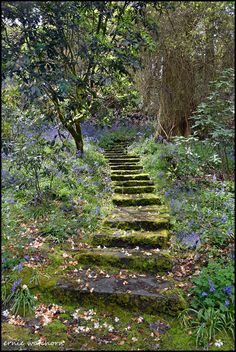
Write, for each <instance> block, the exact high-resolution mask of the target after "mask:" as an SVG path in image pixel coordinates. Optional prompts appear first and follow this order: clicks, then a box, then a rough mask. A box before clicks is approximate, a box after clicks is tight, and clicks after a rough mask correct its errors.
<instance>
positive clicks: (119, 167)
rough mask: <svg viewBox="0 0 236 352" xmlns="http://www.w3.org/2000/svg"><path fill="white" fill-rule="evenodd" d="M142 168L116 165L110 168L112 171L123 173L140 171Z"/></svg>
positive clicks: (139, 166)
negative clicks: (124, 171)
mask: <svg viewBox="0 0 236 352" xmlns="http://www.w3.org/2000/svg"><path fill="white" fill-rule="evenodd" d="M142 169H143V167H142V166H141V165H130V164H128V165H118V166H111V170H112V171H123V170H142Z"/></svg>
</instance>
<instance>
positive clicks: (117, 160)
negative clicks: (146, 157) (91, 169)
mask: <svg viewBox="0 0 236 352" xmlns="http://www.w3.org/2000/svg"><path fill="white" fill-rule="evenodd" d="M139 161H140V158H138V157H133V158H131V157H129V156H126V157H123V158H118V157H117V158H110V159H109V163H116V164H120V163H129V162H139Z"/></svg>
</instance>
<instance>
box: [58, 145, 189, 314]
mask: <svg viewBox="0 0 236 352" xmlns="http://www.w3.org/2000/svg"><path fill="white" fill-rule="evenodd" d="M128 144H129V142H128V141H122V140H119V141H116V143H114V144H113V145H112V146H111V147H110V148H109V149H105V151H104V155H105V157H106V158H107V159H108V162H109V165H110V169H111V179H112V183H113V189H114V194H113V199H112V200H113V203H114V205H115V208H114V209H113V211H112V212H111V214H110V215H109V216H108V217H107V218H106V219H105V220H104V224H103V229H102V230H101V231H100V232H99V233H97V234H95V235H94V237H93V246H94V247H92V248H91V247H90V248H88V249H84V250H83V251H80V252H79V253H80V254H79V256H78V257H77V259H78V262H79V263H81V264H88V265H90V266H91V265H95V266H96V269H95V270H91V271H89V273H88V270H83V269H80V270H79V271H77V272H76V273H74V275H73V276H72V277H70V280H68V281H66V282H61V283H59V284H58V285H57V288H56V290H57V293H58V295H59V294H60V293H61V292H64V293H63V294H65V292H66V294H67V295H68V297H69V299H73V300H76V301H78V300H79V301H80V302H81V301H84V300H85V301H87V302H88V301H91V302H93V303H94V302H98V301H102V302H103V303H105V304H112V303H117V304H119V305H121V306H123V307H127V308H129V309H133V310H136V311H143V312H147V313H158V312H159V313H166V314H170V315H175V314H176V313H177V312H178V311H179V310H181V309H183V308H185V306H186V302H185V300H184V299H183V297H182V294H181V291H179V290H178V289H176V288H175V284H176V283H175V281H174V280H173V279H171V276H170V279H168V280H166V278H165V277H166V274H168V272H171V270H172V266H173V259H172V258H171V256H170V254H169V251H168V240H169V214H168V208H167V207H166V206H165V205H164V204H162V201H161V198H160V197H159V196H158V195H156V193H155V186H154V184H153V182H152V181H151V180H150V177H149V175H148V174H147V173H145V172H144V170H143V167H142V165H141V164H140V158H139V156H138V155H129V153H127V146H128ZM107 269H109V270H107ZM163 277H164V279H163ZM178 284H179V282H178Z"/></svg>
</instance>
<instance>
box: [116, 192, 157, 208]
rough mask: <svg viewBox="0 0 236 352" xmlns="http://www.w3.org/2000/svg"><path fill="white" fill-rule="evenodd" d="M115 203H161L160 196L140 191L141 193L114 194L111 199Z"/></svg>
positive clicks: (122, 204) (133, 204)
mask: <svg viewBox="0 0 236 352" xmlns="http://www.w3.org/2000/svg"><path fill="white" fill-rule="evenodd" d="M112 201H113V203H114V204H115V205H118V206H121V207H125V206H136V205H152V204H154V205H155V204H156V205H161V204H162V202H161V199H160V197H158V196H156V195H155V194H152V193H141V194H126V195H123V194H122V195H118V194H116V195H114V196H113V199H112Z"/></svg>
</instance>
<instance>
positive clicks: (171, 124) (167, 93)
mask: <svg viewBox="0 0 236 352" xmlns="http://www.w3.org/2000/svg"><path fill="white" fill-rule="evenodd" d="M193 96H194V71H193V69H192V67H191V64H190V61H189V60H188V59H187V58H186V57H184V56H183V55H182V54H181V52H180V51H178V50H173V51H171V52H169V53H168V54H167V55H166V56H165V58H164V60H163V73H162V82H161V91H160V116H159V119H158V127H157V135H158V134H159V135H161V136H163V137H165V138H167V139H170V138H171V137H172V136H178V135H181V136H185V137H187V136H188V135H189V134H190V124H189V117H190V115H191V113H192V111H193V110H194V101H193Z"/></svg>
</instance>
